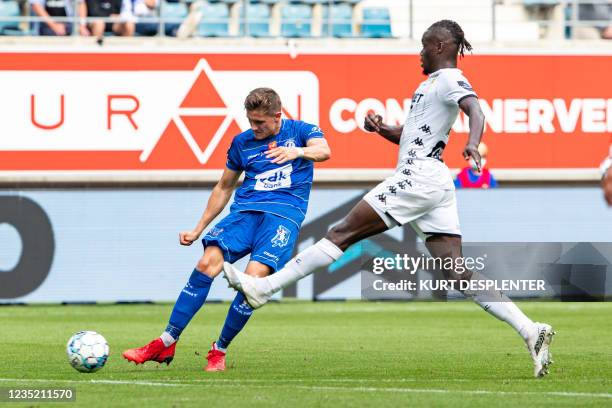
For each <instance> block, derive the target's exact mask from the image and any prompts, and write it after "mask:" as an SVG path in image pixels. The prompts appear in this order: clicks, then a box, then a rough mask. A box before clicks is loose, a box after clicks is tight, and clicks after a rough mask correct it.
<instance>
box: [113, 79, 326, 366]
mask: <svg viewBox="0 0 612 408" xmlns="http://www.w3.org/2000/svg"><path fill="white" fill-rule="evenodd" d="M244 107H245V109H246V114H247V118H248V119H249V123H250V125H251V128H250V129H249V130H247V131H245V132H243V133H241V134H239V135H238V136H236V137H235V138H234V140H233V141H232V144H231V146H230V148H229V150H228V153H227V164H226V168H225V170H224V172H223V175H222V176H221V179H220V180H219V182H218V183H217V185H216V186H215V187H214V189H213V191H212V194H211V196H210V198H209V200H208V204H207V206H206V209H205V210H204V213H203V215H202V217H201V218H200V221H199V222H198V224H197V225H196V227H195V228H194V229H193V230H192V231H185V232H181V233H180V234H179V238H180V244H181V245H191V244H192V243H193V242H194V241H195V240H197V239H198V238H199V237H200V235H201V234H202V232H203V231H204V229H206V227H207V226H208V225H209V224H210V222H212V221H213V220H214V219H215V217H216V216H217V215H219V213H220V212H221V211H222V210H223V208H224V207H225V206H226V205H227V203H228V201H229V199H230V197H231V195H232V192H233V191H234V188H235V186H236V184H237V182H238V179H239V177H240V175H241V173H242V172H244V173H245V177H244V182H243V184H242V186H241V187H239V188H238V189H237V190H236V194H235V197H234V202H233V204H232V205H231V207H230V214H229V215H228V216H226V217H225V218H223V219H222V220H221V221H220V222H219V223H218V224H216V225H215V226H214V227H213V228H212V229H210V230H209V231H208V233H207V234H206V235H205V236H204V238H203V239H202V243H203V245H204V254H203V256H202V257H201V258H200V260H199V261H198V263H197V265H196V267H195V269H194V270H193V272H192V273H191V276H190V277H189V280H188V282H187V284H186V285H185V287H184V288H183V290H182V291H181V293H180V295H179V297H178V299H177V301H176V303H175V305H174V309H173V310H172V314H171V315H170V320H169V322H168V326H167V327H166V329H165V331H164V332H163V333H162V334H161V336H160V337H158V338H156V339H155V340H153V341H151V342H150V343H148V344H147V345H145V346H143V347H140V348H134V349H129V350H126V351H124V352H123V357H124V358H125V359H127V360H128V361H133V362H135V363H136V364H142V363H144V362H146V361H156V362H158V363H164V362H165V363H167V364H170V362H171V361H172V359H173V358H174V351H175V347H176V342H177V341H178V339H179V337H180V335H181V333H182V332H183V330H184V329H185V327H186V326H187V324H188V323H189V321H190V320H191V319H192V318H193V316H194V315H195V314H196V313H197V312H198V310H200V308H201V307H202V305H203V304H204V302H205V301H206V296H207V295H208V291H209V289H210V286H211V284H212V282H213V279H214V278H215V277H216V276H217V275H218V274H219V273H220V272H221V270H222V267H223V262H224V261H227V262H230V263H233V262H236V261H237V260H239V259H240V258H242V257H244V256H246V255H247V254H251V257H250V260H249V263H248V266H247V268H246V271H245V272H246V273H247V274H249V275H253V276H257V277H265V276H267V275H269V274H270V273H274V272H275V271H276V270H278V269H280V268H282V267H283V266H284V265H285V263H286V262H287V261H288V260H289V259H290V258H291V255H292V252H293V247H294V245H295V242H296V240H297V238H298V234H299V232H300V226H301V224H302V221H303V220H304V217H305V215H306V209H307V207H308V197H309V195H310V188H311V186H312V176H313V162H320V161H325V160H327V159H329V157H330V154H331V153H330V149H329V146H328V145H327V142H326V140H325V139H324V137H323V132H322V131H321V129H320V128H319V127H317V126H315V125H312V124H308V123H305V122H302V121H299V120H290V119H283V118H281V100H280V97H279V96H278V94H277V93H276V92H275V91H274V90H272V89H270V88H257V89H254V90H253V91H251V92H250V93H249V95H248V96H247V98H246V99H245V102H244ZM252 313H253V309H252V308H251V307H250V306H249V304H248V303H247V302H246V301H245V298H244V295H243V294H242V293H240V292H238V294H237V295H236V298H235V299H234V301H233V302H232V304H231V306H230V308H229V311H228V314H227V318H226V320H225V324H224V326H223V329H222V330H221V334H220V335H219V338H218V340H217V341H215V342H213V344H212V347H211V349H210V351H209V352H208V355H207V360H208V364H207V366H206V371H223V370H225V355H226V350H227V347H228V346H229V344H230V343H231V341H232V340H233V339H234V338H235V337H236V335H237V334H238V333H239V332H240V331H241V330H242V329H243V328H244V326H245V325H246V323H247V321H248V320H249V318H250V316H251V314H252Z"/></svg>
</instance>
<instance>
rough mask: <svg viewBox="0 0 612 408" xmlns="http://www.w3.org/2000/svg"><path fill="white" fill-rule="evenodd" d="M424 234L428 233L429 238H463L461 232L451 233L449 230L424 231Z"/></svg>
mask: <svg viewBox="0 0 612 408" xmlns="http://www.w3.org/2000/svg"><path fill="white" fill-rule="evenodd" d="M423 234H425V235H427V238H432V237H455V238H461V234H451V233H449V232H423Z"/></svg>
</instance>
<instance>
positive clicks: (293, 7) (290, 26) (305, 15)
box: [281, 3, 312, 38]
mask: <svg viewBox="0 0 612 408" xmlns="http://www.w3.org/2000/svg"><path fill="white" fill-rule="evenodd" d="M281 35H282V36H283V37H289V38H291V37H311V36H312V8H311V7H310V6H309V5H307V4H293V3H288V4H284V5H283V7H282V9H281Z"/></svg>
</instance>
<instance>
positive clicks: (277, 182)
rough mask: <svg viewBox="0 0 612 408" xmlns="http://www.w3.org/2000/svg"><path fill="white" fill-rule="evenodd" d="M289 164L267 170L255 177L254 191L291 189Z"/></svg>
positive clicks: (291, 169) (290, 167)
mask: <svg viewBox="0 0 612 408" xmlns="http://www.w3.org/2000/svg"><path fill="white" fill-rule="evenodd" d="M292 171H293V167H292V166H291V164H287V165H286V166H283V167H279V168H276V169H272V170H268V171H265V172H263V173H260V174H257V175H256V176H255V180H256V182H255V190H258V191H270V190H276V189H279V188H285V187H291V172H292Z"/></svg>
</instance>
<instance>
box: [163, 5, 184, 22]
mask: <svg viewBox="0 0 612 408" xmlns="http://www.w3.org/2000/svg"><path fill="white" fill-rule="evenodd" d="M159 14H160V16H161V17H162V18H163V19H164V22H168V23H180V22H182V21H183V20H184V19H185V17H187V14H188V10H187V4H185V3H178V2H168V1H163V2H162V3H161V5H160V12H159Z"/></svg>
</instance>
